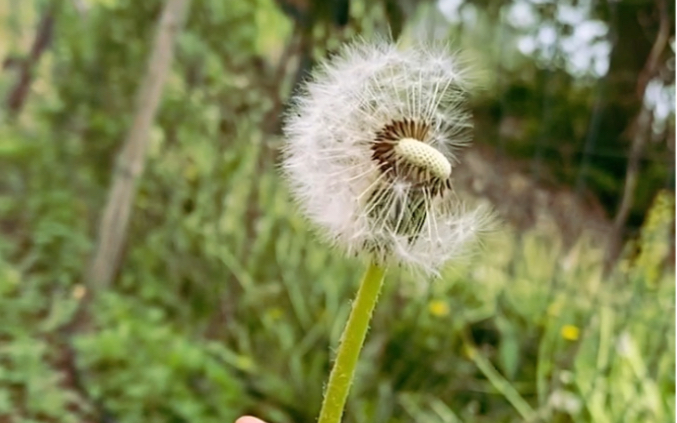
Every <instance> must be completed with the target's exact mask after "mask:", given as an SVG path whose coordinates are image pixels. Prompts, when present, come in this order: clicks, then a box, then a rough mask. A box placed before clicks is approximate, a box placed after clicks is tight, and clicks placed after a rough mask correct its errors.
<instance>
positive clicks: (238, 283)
mask: <svg viewBox="0 0 677 423" xmlns="http://www.w3.org/2000/svg"><path fill="white" fill-rule="evenodd" d="M66 3H68V2H65V3H64V4H66ZM85 3H87V4H88V5H90V8H89V9H88V13H87V15H86V18H83V17H82V16H80V15H79V14H78V13H77V12H76V10H75V9H74V8H72V7H71V6H64V7H63V8H62V9H61V10H60V15H59V19H60V20H61V21H60V22H61V23H62V24H61V25H59V26H58V27H57V33H56V37H55V42H54V45H53V47H52V49H53V51H52V52H51V53H49V54H48V55H47V56H46V57H45V59H46V60H45V62H46V63H49V64H50V66H48V67H45V68H46V69H47V70H46V69H45V68H43V67H41V68H40V69H37V70H36V75H37V77H38V83H39V85H38V87H42V88H40V89H38V90H36V93H34V94H35V95H34V97H33V98H32V102H31V103H30V105H29V106H27V109H26V110H25V111H24V114H23V115H22V117H21V119H19V120H17V121H16V122H8V121H3V122H2V123H0V168H1V169H2V170H3V178H1V179H0V310H1V312H0V314H1V318H0V320H1V322H0V323H1V324H0V420H4V419H7V421H11V422H22V423H28V422H31V423H32V422H38V421H39V422H47V421H49V422H77V421H97V420H102V419H104V418H108V419H112V420H114V421H117V422H120V423H122V422H137V421H138V422H141V421H143V422H146V421H148V422H184V421H185V422H230V421H233V420H234V419H235V418H236V417H237V416H238V415H240V414H243V413H252V414H256V415H259V416H261V417H265V418H267V419H269V420H270V421H271V423H298V422H310V421H313V420H314V419H315V418H316V415H317V412H318V409H319V405H320V400H321V395H322V387H323V384H324V383H325V381H326V378H327V375H328V372H329V365H330V358H331V354H332V351H334V350H335V348H336V346H337V344H338V340H339V336H340V332H341V330H342V328H343V324H344V322H345V320H346V318H347V315H348V312H349V310H350V299H351V298H352V296H353V293H354V292H355V289H356V286H355V283H356V281H357V280H358V277H359V274H360V271H361V267H362V265H361V263H360V262H359V261H357V260H355V259H352V258H345V257H342V256H341V255H340V254H338V253H337V252H336V251H333V250H331V249H329V248H327V247H326V246H325V244H324V243H323V242H322V241H321V240H320V239H319V238H321V237H318V236H317V235H318V234H316V233H314V231H313V230H312V228H309V227H308V225H307V224H306V222H305V221H304V220H303V219H302V218H301V217H300V216H299V215H298V213H297V211H296V209H295V207H294V206H293V205H292V203H291V201H290V199H289V196H288V194H287V192H286V189H285V186H284V184H283V183H282V181H281V180H280V178H279V176H278V174H277V172H276V170H275V166H274V161H275V160H274V159H275V154H276V152H275V147H276V143H277V142H278V139H277V137H276V136H274V135H270V134H268V133H266V132H264V131H263V130H262V129H261V128H262V127H263V124H264V123H266V124H267V123H268V122H267V121H266V122H264V120H265V119H268V118H269V116H268V114H267V113H268V112H269V111H270V110H271V107H273V105H272V103H273V102H272V101H271V91H270V80H271V79H273V75H275V74H274V73H273V70H272V67H271V64H270V63H271V61H270V60H269V59H268V58H267V57H266V56H263V54H264V53H265V54H270V55H279V54H280V51H278V50H279V49H281V48H282V46H283V45H284V43H282V42H281V41H280V40H279V39H277V38H276V36H277V34H278V33H280V34H288V33H289V32H290V26H289V23H288V22H287V21H285V18H284V16H283V15H282V14H281V12H279V11H278V10H277V9H276V8H274V7H273V3H272V2H269V1H263V0H261V1H259V2H249V1H232V2H228V6H227V7H226V6H224V4H225V3H224V2H216V1H208V0H196V1H194V3H193V11H192V14H191V17H190V19H189V21H188V26H187V29H186V31H185V33H184V34H183V35H182V36H181V39H180V42H179V48H178V51H177V56H176V57H177V60H176V63H175V66H174V69H173V72H172V75H171V77H170V79H169V82H168V84H167V87H166V89H165V96H164V101H163V105H162V108H161V111H160V114H159V116H158V119H157V121H156V125H155V126H154V128H153V130H152V140H151V141H152V142H151V148H150V151H149V157H148V162H147V168H146V172H145V174H144V176H143V179H142V182H141V184H140V187H139V193H138V195H137V197H136V200H135V208H134V211H133V219H132V222H131V227H130V230H129V231H130V232H129V238H128V243H127V245H126V251H125V257H126V258H125V262H124V265H123V266H122V268H121V271H120V274H119V275H118V278H117V280H116V284H115V285H114V286H113V287H112V288H111V289H110V290H109V292H105V293H103V294H102V295H100V296H98V297H97V298H96V299H95V300H94V303H92V304H91V310H92V311H93V312H92V315H91V320H90V321H88V322H87V323H88V326H89V327H88V330H86V331H83V332H82V333H79V334H77V335H76V336H74V337H70V336H68V334H67V333H66V332H65V331H64V330H63V328H64V325H65V324H66V323H68V322H69V320H70V319H71V318H72V317H73V313H74V311H75V309H76V306H77V304H78V302H80V301H83V298H88V297H83V295H84V293H85V292H86V290H87V289H88V288H87V287H86V286H87V281H83V280H81V274H82V273H83V269H84V266H85V263H86V261H87V259H88V256H89V253H90V252H91V246H92V240H93V233H94V228H95V227H96V222H97V220H98V218H99V213H100V209H101V206H102V203H103V201H104V199H105V195H106V189H107V186H108V182H109V178H110V172H111V168H112V163H113V157H114V154H115V152H116V151H117V148H118V146H119V145H120V142H121V139H122V137H123V136H124V133H125V131H126V130H127V127H128V123H129V120H130V118H131V114H132V112H133V104H134V93H135V91H136V89H137V88H138V87H137V81H138V80H139V79H140V75H141V74H142V72H143V70H144V67H145V61H146V58H147V54H148V48H149V45H150V41H151V38H152V29H153V27H154V25H153V24H152V23H153V22H154V20H155V19H156V17H157V14H158V11H159V8H160V4H161V2H159V1H148V2H142V3H143V5H139V4H138V3H139V2H134V1H131V0H109V1H97V2H94V1H92V2H85ZM231 3H232V5H231ZM358 3H359V2H358ZM68 4H70V3H68ZM231 6H232V8H231ZM362 6H364V5H362ZM362 9H365V8H364V7H362ZM362 12H364V10H362ZM364 13H368V12H364ZM365 19H368V16H367V17H366V18H365ZM65 22H68V25H66V24H63V23H65ZM252 22H259V23H260V25H259V26H258V27H256V26H253V25H251V23H252ZM285 22H286V24H285ZM266 30H267V31H268V32H265V31H266ZM260 32H265V35H264V36H260V34H259V33H260ZM262 40H263V41H262ZM276 57H277V56H276ZM524 66H525V67H526V71H525V73H526V74H527V75H530V74H529V69H528V68H529V65H524ZM525 80H528V78H525ZM40 84H42V85H40ZM524 84H525V87H524V89H523V90H520V89H514V88H513V90H511V91H510V92H511V93H512V94H510V95H508V96H507V97H506V99H507V101H508V102H509V104H510V107H509V108H508V111H509V112H511V113H512V112H514V113H518V112H519V113H523V114H524V115H525V116H527V117H529V119H531V120H530V121H529V122H527V124H526V128H527V131H526V133H525V134H526V135H524V134H523V139H524V140H525V141H524V142H523V143H522V138H520V139H519V140H517V139H516V140H514V141H515V144H513V147H514V148H515V149H523V151H527V152H528V153H526V154H529V155H533V154H534V150H533V144H529V143H528V141H529V140H532V141H533V137H534V136H537V135H538V134H539V133H540V131H541V130H543V128H541V127H540V126H539V125H538V123H539V121H538V120H536V121H534V120H533V119H535V118H534V116H536V115H537V114H538V112H539V107H536V106H535V104H539V105H540V104H542V103H540V102H538V103H536V102H535V101H533V100H534V98H535V97H534V92H536V93H539V92H541V91H542V88H543V87H540V86H539V87H534V86H532V85H530V84H527V83H526V82H524ZM0 89H3V90H4V89H5V85H0ZM563 93H565V94H566V95H567V96H568V97H567V98H568V100H567V103H566V105H567V107H566V108H565V109H562V110H560V109H559V108H557V109H555V110H554V111H553V115H552V116H553V118H552V120H550V121H549V122H548V125H549V126H548V128H547V130H548V131H549V132H550V133H552V134H557V135H558V136H559V137H560V138H558V139H556V140H553V141H552V144H551V145H555V144H556V145H560V144H559V143H560V142H561V141H562V140H564V139H565V138H567V137H575V138H577V139H580V136H581V133H582V132H581V129H580V128H581V127H584V126H585V125H584V124H583V123H581V122H583V121H584V120H585V116H584V115H585V114H586V113H588V112H589V107H590V106H589V102H590V96H589V94H590V93H588V92H587V91H586V89H585V88H581V89H580V90H570V89H569V88H568V87H567V85H566V84H564V83H562V85H561V86H559V85H558V86H557V87H554V88H553V91H552V92H551V93H550V95H552V96H560V95H564V94H563ZM513 94H514V95H513ZM3 98H4V97H3ZM494 100H496V99H494ZM529 107H530V108H529ZM557 107H560V106H557ZM584 109H585V110H584ZM481 116H482V115H481V113H480V118H481ZM538 116H540V115H538ZM488 126H489V129H488V130H487V132H486V133H487V134H488V135H487V136H490V135H491V134H492V133H498V129H497V128H495V127H492V126H490V125H488ZM583 132H584V131H583ZM517 141H520V142H519V143H518V142H517ZM520 151H522V150H520ZM570 159H571V163H575V162H576V160H574V159H573V158H570ZM573 167H575V166H574V165H573V164H572V168H568V167H567V166H564V167H562V168H560V169H559V170H558V172H561V174H560V175H559V176H561V177H562V178H564V179H567V178H568V179H572V178H573V177H574V175H575V170H572V169H573ZM590 172H591V175H592V176H591V178H593V179H595V181H596V182H595V183H596V184H598V185H600V186H603V185H605V184H608V188H609V190H611V191H613V190H614V189H617V186H616V184H617V182H616V180H615V179H614V178H613V177H610V176H609V174H608V173H607V172H605V171H601V172H600V173H599V174H594V172H595V168H594V167H593V168H592V169H591V170H590ZM595 175H597V176H595ZM656 175H657V176H656V178H655V180H658V179H660V178H662V177H663V176H664V175H662V174H660V172H658V173H656ZM589 176H590V175H589ZM568 179H567V180H568ZM652 180H653V179H652ZM605 189H606V188H605ZM652 199H653V197H652ZM646 201H647V202H648V201H649V200H648V199H647V200H646ZM654 201H655V205H654V207H653V208H652V211H651V213H649V214H648V215H647V217H646V219H645V220H644V222H645V224H644V227H643V228H642V231H641V235H640V236H639V237H638V239H637V241H636V242H635V243H633V244H630V245H628V249H627V252H626V256H625V259H624V260H623V261H622V262H621V263H620V265H619V267H618V269H616V271H615V273H612V274H611V276H610V277H609V278H606V279H605V278H603V277H602V268H601V264H600V263H601V262H602V257H603V251H602V250H601V249H599V248H598V247H597V246H596V244H595V243H593V242H592V241H591V240H588V239H586V238H585V237H583V238H581V239H580V240H579V241H578V242H577V243H576V244H575V245H574V246H573V247H572V248H570V249H568V250H565V249H564V247H563V246H562V243H561V242H560V237H559V234H558V233H557V232H556V230H554V229H553V226H554V225H550V224H549V223H548V221H547V219H546V221H545V223H543V224H542V225H539V226H537V227H536V228H534V229H533V230H531V231H530V232H528V233H516V232H514V231H513V230H512V229H510V227H509V225H506V227H505V229H504V230H502V231H501V232H500V233H497V234H495V236H493V238H491V239H490V240H488V241H487V244H486V245H485V246H484V248H483V250H482V251H481V252H480V253H479V255H478V256H477V257H476V259H475V260H473V261H468V262H467V263H465V264H457V265H456V266H454V267H453V268H452V269H451V270H450V271H449V272H448V273H447V274H445V275H444V277H443V278H441V279H439V280H437V281H434V282H432V283H431V282H429V281H427V280H422V279H419V278H418V277H417V276H416V275H410V274H407V273H404V272H401V271H399V269H391V270H390V273H389V275H388V277H387V279H386V287H385V290H384V292H383V294H382V298H381V301H380V303H379V305H378V307H377V311H376V315H375V318H374V321H373V324H372V328H371V331H370V334H369V337H368V342H367V345H366V349H365V351H364V354H363V356H362V359H361V361H360V367H359V369H358V379H357V381H356V385H355V387H354V389H353V391H352V395H351V397H350V399H349V404H348V413H347V416H346V421H347V422H352V423H367V422H369V423H385V422H389V423H398V422H402V423H404V422H411V421H421V422H431V423H435V422H440V423H443V422H444V423H447V422H478V423H482V422H519V421H525V420H529V419H531V421H543V422H621V421H623V422H626V421H630V422H643V421H671V420H674V418H675V401H674V394H675V380H674V369H675V360H674V352H675V338H674V330H675V327H674V302H673V299H674V289H675V284H674V270H673V269H671V268H670V267H669V266H666V263H667V262H668V261H670V260H672V258H671V256H670V254H671V252H670V251H671V248H672V247H671V245H670V239H669V238H668V237H666V234H668V233H670V232H671V231H672V230H673V229H671V228H672V226H671V225H673V222H674V199H673V198H672V197H671V196H670V195H669V194H668V193H663V194H661V195H660V196H659V197H656V198H655V200H654ZM87 301H89V300H87ZM70 348H72V351H73V352H74V356H75V358H76V360H75V365H76V368H75V369H72V368H70V367H68V365H67V363H66V361H65V360H64V357H65V355H67V353H68V351H70ZM74 378H75V379H77V380H76V381H75V380H74Z"/></svg>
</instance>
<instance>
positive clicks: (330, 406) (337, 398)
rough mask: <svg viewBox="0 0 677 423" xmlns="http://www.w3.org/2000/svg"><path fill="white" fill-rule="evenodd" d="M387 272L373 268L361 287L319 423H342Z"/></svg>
mask: <svg viewBox="0 0 677 423" xmlns="http://www.w3.org/2000/svg"><path fill="white" fill-rule="evenodd" d="M384 273H385V269H384V268H382V267H380V266H377V265H376V264H373V263H372V264H370V265H369V268H368V269H367V271H366V273H365V274H364V278H363V279H362V282H361V283H360V288H359V290H358V291H357V296H356V297H355V301H354V302H353V309H352V311H351V312H350V316H349V317H348V323H347V324H346V327H345V329H344V330H343V335H342V336H341V342H340V344H339V349H338V353H337V354H336V361H335V362H334V367H333V368H332V370H331V374H330V375H329V384H328V385H327V390H326V392H325V395H324V401H323V403H322V409H321V410H320V418H319V419H318V423H339V422H340V421H341V416H342V415H343V407H344V406H345V403H346V399H347V398H348V391H349V390H350V385H351V384H352V382H353V376H354V374H355V367H356V365H357V359H358V357H359V355H360V351H361V350H362V346H363V345H364V339H365V337H366V335H367V329H368V328H369V321H370V320H371V315H372V312H373V311H374V307H375V306H376V301H377V299H378V294H379V292H380V291H381V285H382V284H383V275H384Z"/></svg>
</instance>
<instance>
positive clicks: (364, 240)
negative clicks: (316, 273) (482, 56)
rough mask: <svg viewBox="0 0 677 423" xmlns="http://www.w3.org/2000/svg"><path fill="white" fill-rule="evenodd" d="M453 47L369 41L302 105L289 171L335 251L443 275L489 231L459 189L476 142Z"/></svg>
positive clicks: (290, 133) (307, 93) (313, 85)
mask: <svg viewBox="0 0 677 423" xmlns="http://www.w3.org/2000/svg"><path fill="white" fill-rule="evenodd" d="M467 79H468V78H467V76H465V72H464V70H463V69H462V68H461V66H460V65H459V63H458V60H457V59H455V58H454V56H451V55H449V54H448V52H447V51H446V50H445V49H444V48H442V47H431V46H426V47H418V48H409V49H400V48H398V46H397V45H395V44H392V43H385V42H383V43H376V44H369V43H364V42H358V43H354V44H351V45H348V46H346V47H344V48H343V49H342V50H341V51H340V52H339V53H338V54H337V55H336V56H335V57H334V58H332V59H331V60H330V61H327V62H325V63H323V64H322V65H321V66H320V67H319V68H318V69H317V70H316V71H315V73H314V74H313V75H312V79H311V80H310V81H309V82H308V83H307V84H306V85H305V87H304V89H303V91H302V92H301V93H300V94H299V95H298V96H297V97H296V98H295V99H293V107H292V112H291V113H290V114H289V115H288V116H287V119H286V121H285V128H284V130H285V137H286V141H287V142H286V148H285V155H284V164H283V167H284V170H285V173H286V175H287V178H288V180H289V181H290V183H291V187H292V192H293V194H294V195H295V197H296V199H297V200H298V202H299V203H300V205H301V207H302V208H303V211H304V212H305V214H306V215H307V216H308V217H309V218H310V220H312V221H313V222H315V223H316V224H317V225H318V226H319V228H321V232H322V233H323V234H324V235H326V237H327V238H328V239H329V240H330V241H331V242H332V243H334V244H335V245H338V246H339V247H342V248H343V249H344V250H345V251H347V252H348V253H350V254H358V255H359V254H364V255H367V256H369V257H371V258H372V259H374V260H376V261H377V262H378V263H380V264H384V265H385V264H388V263H392V262H394V263H398V264H403V265H406V266H409V267H413V268H417V269H421V270H423V271H425V272H426V273H432V274H436V273H438V272H439V270H440V268H441V267H442V266H443V265H444V264H445V263H446V262H448V261H450V260H451V259H454V258H457V257H458V256H460V255H463V254H464V253H465V252H466V251H467V246H468V244H469V243H470V242H471V241H473V240H474V239H475V236H476V234H477V232H478V231H479V230H481V229H482V228H483V227H484V226H485V223H486V217H487V213H486V209H484V208H474V209H470V210H468V209H466V208H465V207H464V206H463V205H462V204H461V203H460V202H459V201H458V198H457V197H456V195H455V194H454V192H453V191H452V185H451V174H452V169H453V165H454V164H455V163H456V160H457V159H456V152H457V150H458V148H459V147H461V146H463V145H465V144H466V143H467V141H468V130H469V129H470V128H471V121H470V115H469V113H468V112H467V111H466V110H465V109H464V108H463V106H464V101H465V99H466V97H467V89H468V85H469V84H468V82H467Z"/></svg>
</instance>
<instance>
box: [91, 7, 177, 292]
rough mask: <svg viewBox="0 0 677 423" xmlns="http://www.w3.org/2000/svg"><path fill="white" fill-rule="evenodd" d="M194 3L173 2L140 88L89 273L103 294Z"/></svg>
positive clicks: (166, 10) (118, 257) (119, 255)
mask: <svg viewBox="0 0 677 423" xmlns="http://www.w3.org/2000/svg"><path fill="white" fill-rule="evenodd" d="M189 4H190V0H167V3H166V4H165V7H164V10H163V11H162V15H161V17H160V21H159V25H158V28H157V34H156V38H155V41H154V44H153V49H152V52H151V56H150V60H149V63H148V69H147V71H146V75H145V77H144V79H143V81H142V82H141V85H140V87H139V92H138V97H137V103H136V112H135V113H136V114H135V116H134V121H133V123H132V126H131V128H130V129H129V133H128V134H127V138H126V139H125V141H124V145H123V146H122V150H121V152H120V155H119V156H118V159H117V162H116V165H115V168H114V171H113V179H112V185H111V188H110V191H109V196H108V201H107V203H106V206H105V208H104V210H103V216H102V218H101V222H100V226H99V230H98V237H97V244H96V247H95V249H94V253H93V256H92V259H91V261H90V263H89V267H88V269H87V273H86V283H87V284H88V285H89V286H90V288H92V289H94V290H97V291H100V290H103V289H105V288H106V287H108V286H109V285H110V283H111V281H112V280H113V277H114V275H115V274H116V272H117V268H118V266H119V264H120V262H121V260H122V247H123V245H124V242H125V239H126V236H127V227H128V224H129V218H130V215H131V211H132V205H133V201H134V197H135V195H136V190H137V182H138V179H139V177H140V176H141V174H142V173H143V170H144V167H145V160H146V150H147V147H148V133H149V130H150V128H151V125H152V123H153V120H154V118H155V115H156V114H157V110H158V106H159V104H160V99H161V97H162V91H163V87H164V84H165V80H166V79H167V75H168V74H169V71H170V67H171V63H172V56H173V53H174V44H175V41H176V38H177V35H178V33H179V29H180V28H181V27H182V25H183V22H184V21H185V18H186V14H187V13H186V12H187V9H188V5H189ZM113 118H114V117H112V116H111V119H113Z"/></svg>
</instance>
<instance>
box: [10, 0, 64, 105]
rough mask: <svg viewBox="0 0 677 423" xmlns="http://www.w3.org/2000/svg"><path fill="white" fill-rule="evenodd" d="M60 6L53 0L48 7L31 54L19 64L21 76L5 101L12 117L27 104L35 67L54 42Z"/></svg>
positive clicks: (59, 3) (58, 2) (59, 1)
mask: <svg viewBox="0 0 677 423" xmlns="http://www.w3.org/2000/svg"><path fill="white" fill-rule="evenodd" d="M60 5H61V0H53V1H52V2H51V3H50V4H49V5H48V6H47V8H46V9H45V11H44V13H43V15H42V17H41V18H40V22H39V23H38V29H37V32H36V34H35V39H34V40H33V45H32V46H31V50H30V52H29V53H28V55H27V56H26V57H25V58H24V59H22V60H20V61H19V62H18V67H19V71H18V74H19V75H18V77H17V80H16V84H15V85H14V87H13V88H12V89H11V90H10V91H9V94H8V95H7V99H6V100H5V104H6V105H7V110H8V112H9V114H10V115H12V116H16V115H18V114H19V112H21V109H23V106H24V104H25V103H26V98H27V97H28V92H29V89H30V87H31V82H32V81H33V76H34V71H35V66H36V64H37V63H38V61H39V60H40V57H41V56H42V53H44V52H45V50H46V49H47V47H48V46H49V44H50V42H51V41H52V35H53V33H54V20H55V15H56V13H57V11H58V9H59V6H60ZM5 67H9V66H8V64H7V63H5Z"/></svg>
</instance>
